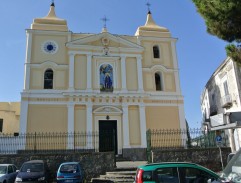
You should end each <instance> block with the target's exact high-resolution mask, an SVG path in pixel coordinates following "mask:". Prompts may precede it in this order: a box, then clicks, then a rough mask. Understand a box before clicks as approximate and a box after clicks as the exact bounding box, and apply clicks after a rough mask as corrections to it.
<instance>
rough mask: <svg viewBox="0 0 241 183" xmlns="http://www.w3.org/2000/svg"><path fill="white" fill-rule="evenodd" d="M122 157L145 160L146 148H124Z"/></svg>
mask: <svg viewBox="0 0 241 183" xmlns="http://www.w3.org/2000/svg"><path fill="white" fill-rule="evenodd" d="M122 153H123V154H122V155H123V158H125V159H127V160H130V161H146V159H147V158H146V148H125V149H123V151H122Z"/></svg>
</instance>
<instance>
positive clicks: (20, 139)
mask: <svg viewBox="0 0 241 183" xmlns="http://www.w3.org/2000/svg"><path fill="white" fill-rule="evenodd" d="M98 146H99V134H98V132H74V133H27V134H19V135H18V136H13V135H12V134H2V135H1V136H0V154H16V153H20V152H26V151H27V152H31V153H54V152H57V151H58V152H60V151H84V152H86V151H98Z"/></svg>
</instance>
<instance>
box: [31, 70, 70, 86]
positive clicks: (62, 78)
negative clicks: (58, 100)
mask: <svg viewBox="0 0 241 183" xmlns="http://www.w3.org/2000/svg"><path fill="white" fill-rule="evenodd" d="M47 69H52V70H53V72H54V80H53V89H56V90H63V89H67V88H68V78H69V77H68V71H67V69H56V68H53V67H51V66H46V67H41V68H33V69H31V71H30V86H29V88H30V89H32V90H41V89H44V73H45V71H46V70H47Z"/></svg>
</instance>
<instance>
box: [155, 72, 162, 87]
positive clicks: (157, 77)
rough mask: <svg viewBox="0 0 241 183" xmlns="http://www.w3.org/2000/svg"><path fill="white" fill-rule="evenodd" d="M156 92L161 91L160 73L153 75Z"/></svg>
mask: <svg viewBox="0 0 241 183" xmlns="http://www.w3.org/2000/svg"><path fill="white" fill-rule="evenodd" d="M155 83H156V91H163V86H162V78H161V73H155Z"/></svg>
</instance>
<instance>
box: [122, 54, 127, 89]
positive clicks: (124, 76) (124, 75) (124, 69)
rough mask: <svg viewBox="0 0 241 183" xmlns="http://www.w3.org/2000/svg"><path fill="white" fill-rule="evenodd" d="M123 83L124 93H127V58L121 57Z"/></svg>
mask: <svg viewBox="0 0 241 183" xmlns="http://www.w3.org/2000/svg"><path fill="white" fill-rule="evenodd" d="M121 81H122V92H126V91H127V89H126V57H125V56H121Z"/></svg>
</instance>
